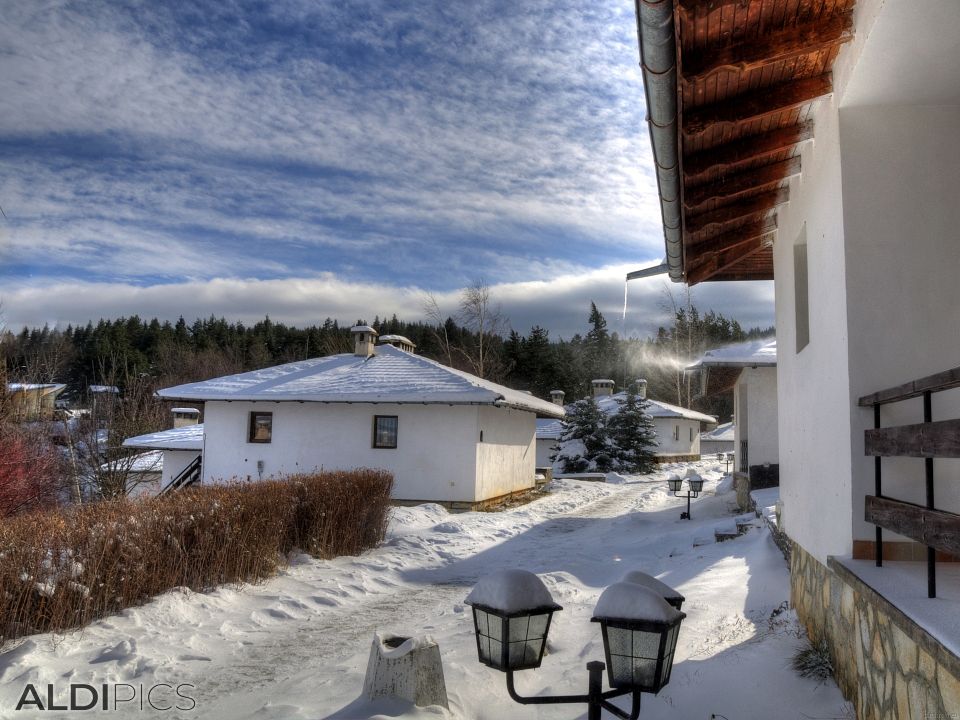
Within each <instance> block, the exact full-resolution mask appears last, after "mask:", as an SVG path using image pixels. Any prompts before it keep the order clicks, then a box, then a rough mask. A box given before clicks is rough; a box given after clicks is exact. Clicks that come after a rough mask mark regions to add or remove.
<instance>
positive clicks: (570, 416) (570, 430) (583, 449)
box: [553, 397, 617, 472]
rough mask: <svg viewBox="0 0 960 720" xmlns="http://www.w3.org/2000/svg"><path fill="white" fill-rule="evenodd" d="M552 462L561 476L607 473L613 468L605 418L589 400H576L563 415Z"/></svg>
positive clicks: (612, 451) (589, 398)
mask: <svg viewBox="0 0 960 720" xmlns="http://www.w3.org/2000/svg"><path fill="white" fill-rule="evenodd" d="M564 424H565V427H564V430H563V433H562V434H561V436H560V450H559V452H558V453H557V454H556V455H555V456H554V458H553V460H554V462H557V461H559V462H561V463H562V464H563V468H562V470H563V472H609V471H610V470H612V469H613V467H614V465H615V464H616V457H617V453H616V449H615V448H614V447H612V445H611V442H610V434H609V432H608V430H607V416H606V414H605V413H604V412H603V411H602V410H601V409H600V406H599V405H597V401H596V400H594V399H593V398H592V397H588V398H585V399H583V400H577V402H575V403H574V404H573V406H572V407H571V408H570V410H569V411H568V412H567V417H566V420H565V423H564Z"/></svg>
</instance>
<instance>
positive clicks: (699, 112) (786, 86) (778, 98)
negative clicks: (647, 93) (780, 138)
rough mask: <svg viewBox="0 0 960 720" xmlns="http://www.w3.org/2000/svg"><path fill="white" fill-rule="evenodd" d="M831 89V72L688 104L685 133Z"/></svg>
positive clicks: (763, 113)
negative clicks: (699, 104)
mask: <svg viewBox="0 0 960 720" xmlns="http://www.w3.org/2000/svg"><path fill="white" fill-rule="evenodd" d="M831 92H833V74H832V73H829V72H826V73H823V74H822V75H817V76H816V77H811V78H804V79H802V80H794V81H792V82H786V83H781V84H779V85H773V86H771V87H767V88H761V89H760V90H754V91H753V92H749V93H744V94H743V95H737V96H734V97H731V98H729V99H727V100H722V101H721V102H718V103H713V104H712V105H705V106H703V107H698V108H691V109H690V110H686V111H684V114H683V132H684V134H685V135H699V134H701V133H703V132H706V131H707V130H709V129H710V128H712V127H716V126H721V127H728V126H731V125H736V124H738V123H743V122H747V121H750V120H758V119H760V118H764V117H768V116H770V115H775V114H776V113H779V112H783V111H784V110H792V109H793V108H795V107H799V106H800V105H805V104H806V103H808V102H810V101H811V100H816V99H817V98H818V97H822V96H823V95H829V94H830V93H831Z"/></svg>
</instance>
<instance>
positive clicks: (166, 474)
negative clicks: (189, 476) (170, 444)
mask: <svg viewBox="0 0 960 720" xmlns="http://www.w3.org/2000/svg"><path fill="white" fill-rule="evenodd" d="M199 454H200V453H199V452H197V451H196V450H164V451H163V482H162V487H166V486H167V484H168V483H169V482H170V481H171V480H173V479H174V478H175V477H176V476H177V475H179V474H180V473H181V472H182V471H183V469H184V468H185V467H187V465H189V464H190V463H192V462H193V461H194V460H195V459H196V457H197V455H199Z"/></svg>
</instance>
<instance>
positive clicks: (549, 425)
mask: <svg viewBox="0 0 960 720" xmlns="http://www.w3.org/2000/svg"><path fill="white" fill-rule="evenodd" d="M562 432H563V423H562V422H561V421H559V420H554V419H552V418H541V419H539V420H537V440H559V439H560V433H562Z"/></svg>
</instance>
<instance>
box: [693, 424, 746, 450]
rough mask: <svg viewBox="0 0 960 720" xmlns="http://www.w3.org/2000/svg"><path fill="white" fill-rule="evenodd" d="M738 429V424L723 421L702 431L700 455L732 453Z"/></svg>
mask: <svg viewBox="0 0 960 720" xmlns="http://www.w3.org/2000/svg"><path fill="white" fill-rule="evenodd" d="M736 430H737V428H736V425H734V423H733V422H732V421H731V422H727V423H721V424H720V425H717V426H716V427H715V428H714V429H713V430H704V431H703V432H702V433H700V455H701V456H704V455H718V454H720V453H732V452H733V448H734V445H735V443H734V440H735V437H736Z"/></svg>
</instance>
